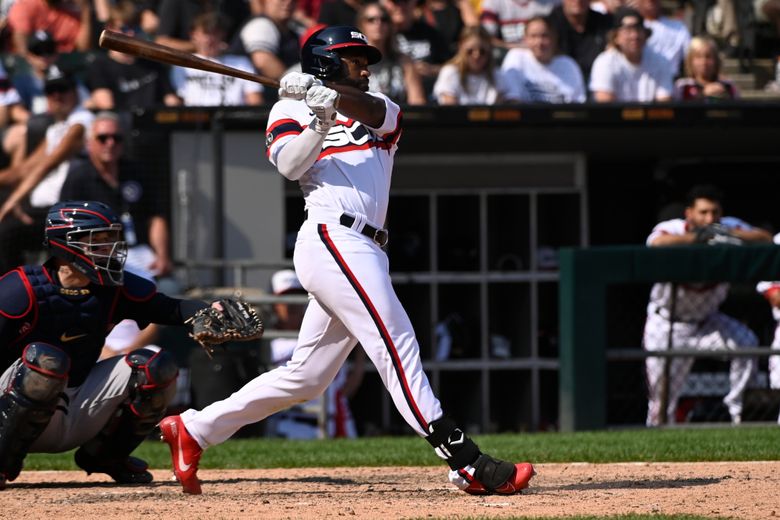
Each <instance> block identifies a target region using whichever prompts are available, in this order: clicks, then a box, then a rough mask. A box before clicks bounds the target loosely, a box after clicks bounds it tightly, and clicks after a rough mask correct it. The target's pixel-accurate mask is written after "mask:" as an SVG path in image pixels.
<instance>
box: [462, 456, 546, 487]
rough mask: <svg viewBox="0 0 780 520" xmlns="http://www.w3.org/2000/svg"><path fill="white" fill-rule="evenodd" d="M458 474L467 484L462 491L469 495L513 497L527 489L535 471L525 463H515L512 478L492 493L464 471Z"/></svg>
mask: <svg viewBox="0 0 780 520" xmlns="http://www.w3.org/2000/svg"><path fill="white" fill-rule="evenodd" d="M458 473H459V474H460V475H461V476H462V477H464V478H465V479H466V480H467V481H468V482H469V485H468V487H466V488H465V489H463V491H465V492H466V493H468V494H469V495H493V494H495V495H514V494H515V493H519V492H520V490H522V489H525V488H527V487H528V482H529V481H530V480H531V478H532V477H533V476H534V475H536V470H535V469H534V467H533V465H531V464H529V463H527V462H520V463H517V464H515V471H514V473H512V476H511V477H509V478H508V479H507V480H506V482H504V483H503V484H501V485H500V486H498V487H497V488H495V489H494V490H493V491H490V490H488V489H487V488H486V487H485V486H484V485H483V484H482V483H481V482H480V481H478V480H477V479H475V478H474V477H472V476H471V475H469V474H468V473H466V472H465V471H462V470H461V471H459V472H458Z"/></svg>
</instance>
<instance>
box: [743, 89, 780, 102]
mask: <svg viewBox="0 0 780 520" xmlns="http://www.w3.org/2000/svg"><path fill="white" fill-rule="evenodd" d="M740 96H741V99H742V100H744V101H772V102H780V90H777V91H774V90H743V91H741V92H740Z"/></svg>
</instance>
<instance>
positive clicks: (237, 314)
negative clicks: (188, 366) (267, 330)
mask: <svg viewBox="0 0 780 520" xmlns="http://www.w3.org/2000/svg"><path fill="white" fill-rule="evenodd" d="M217 301H218V302H219V304H220V306H221V307H222V311H220V310H219V309H216V308H214V307H206V308H205V309H201V310H199V311H198V312H196V313H195V314H194V315H193V316H192V317H191V318H190V319H188V320H187V324H189V325H190V326H191V327H192V332H190V336H191V337H192V338H193V339H194V340H195V341H197V342H198V343H200V346H201V347H203V349H204V350H205V351H206V353H207V354H208V355H209V357H211V354H212V352H213V351H214V346H215V345H219V344H221V343H225V342H226V341H250V340H253V339H259V338H261V337H262V336H263V322H262V320H260V316H258V314H257V312H256V311H255V309H254V308H253V307H252V306H251V305H250V304H248V303H247V302H245V301H241V300H233V299H231V298H224V299H221V300H217Z"/></svg>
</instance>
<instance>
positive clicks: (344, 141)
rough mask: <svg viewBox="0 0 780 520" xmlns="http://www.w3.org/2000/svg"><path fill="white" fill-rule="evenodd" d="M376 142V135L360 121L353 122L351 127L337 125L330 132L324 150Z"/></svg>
mask: <svg viewBox="0 0 780 520" xmlns="http://www.w3.org/2000/svg"><path fill="white" fill-rule="evenodd" d="M373 140H374V134H372V133H371V132H369V131H368V129H367V128H366V127H365V126H363V125H362V124H361V123H360V122H359V121H352V124H351V125H350V126H346V125H345V124H340V125H336V126H334V127H333V128H331V130H330V132H328V135H327V137H326V138H325V141H324V142H323V143H322V149H323V150H327V149H328V148H343V147H353V146H363V145H366V144H367V143H370V142H371V141H373Z"/></svg>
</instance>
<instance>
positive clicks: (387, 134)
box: [266, 93, 401, 227]
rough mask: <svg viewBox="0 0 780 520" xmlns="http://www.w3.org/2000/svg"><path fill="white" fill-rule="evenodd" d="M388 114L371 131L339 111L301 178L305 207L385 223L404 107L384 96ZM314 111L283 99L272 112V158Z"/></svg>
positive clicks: (268, 140)
mask: <svg viewBox="0 0 780 520" xmlns="http://www.w3.org/2000/svg"><path fill="white" fill-rule="evenodd" d="M372 95H373V96H375V97H378V98H381V99H383V100H384V101H385V105H386V107H387V112H386V114H385V120H384V122H383V123H382V125H381V126H380V127H379V128H375V129H369V128H368V127H367V126H365V125H363V124H361V123H359V122H358V121H355V120H352V119H348V118H346V117H344V116H342V115H341V114H338V116H337V117H336V124H335V125H334V126H333V128H331V129H330V132H328V135H327V137H326V138H325V142H324V143H323V145H322V151H321V152H320V155H319V158H318V159H317V161H316V162H315V163H314V166H312V168H311V169H310V170H309V171H307V172H306V173H305V174H304V175H303V177H301V178H300V179H299V181H298V182H299V184H300V187H301V190H302V191H303V195H304V197H305V200H306V210H307V211H309V212H312V211H320V210H322V211H329V210H335V211H338V212H339V214H340V213H343V212H347V213H350V214H352V215H365V216H366V217H367V218H368V221H369V222H370V223H371V224H372V225H374V226H375V227H383V224H384V222H385V217H386V215H387V204H388V202H389V199H390V180H391V177H392V171H393V157H394V156H395V151H396V149H397V146H396V142H397V141H398V139H399V137H400V136H401V127H400V115H401V110H400V108H399V107H398V105H396V104H395V103H394V102H392V101H390V99H389V98H388V97H387V96H385V95H384V94H378V93H372ZM313 118H314V114H313V113H312V112H311V111H310V110H309V107H307V106H306V103H303V102H301V101H293V100H289V99H282V100H280V101H279V102H278V103H276V104H275V105H274V106H273V108H272V109H271V113H270V115H269V116H268V129H267V131H266V146H267V148H268V151H267V153H268V158H269V159H270V161H271V162H272V163H273V164H274V165H276V158H277V156H278V154H279V151H280V150H281V149H282V147H283V146H284V144H285V143H286V142H288V141H289V140H290V139H292V138H293V137H295V136H296V135H298V134H300V133H301V132H302V131H303V129H304V128H306V127H307V126H309V124H310V123H311V122H312V119H313Z"/></svg>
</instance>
